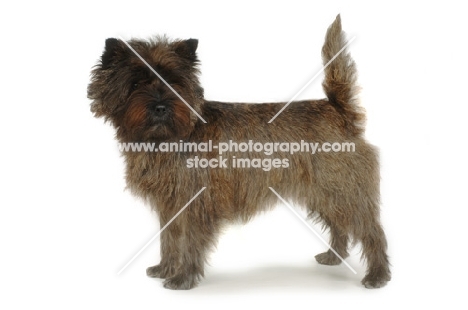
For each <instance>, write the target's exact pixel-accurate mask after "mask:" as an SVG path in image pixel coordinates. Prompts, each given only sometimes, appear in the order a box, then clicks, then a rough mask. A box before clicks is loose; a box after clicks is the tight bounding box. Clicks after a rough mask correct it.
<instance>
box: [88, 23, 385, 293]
mask: <svg viewBox="0 0 468 310" xmlns="http://www.w3.org/2000/svg"><path fill="white" fill-rule="evenodd" d="M345 44H346V38H345V34H344V32H343V31H342V29H341V20H340V16H339V15H338V16H337V18H336V20H335V21H334V22H333V24H332V25H331V26H330V27H329V29H328V31H327V33H326V37H325V44H324V46H323V48H322V58H323V62H324V64H326V63H328V62H329V61H330V60H332V58H333V57H334V56H336V55H337V54H338V52H339V51H340V50H341V49H342V48H344V47H345ZM197 46H198V40H195V39H189V40H173V41H171V40H169V39H167V38H165V37H158V38H155V39H151V40H148V41H146V40H130V41H128V42H123V41H121V40H118V39H114V38H110V39H107V40H106V43H105V50H104V52H103V54H102V57H101V59H100V61H99V63H98V64H97V65H96V66H95V68H94V69H93V71H92V78H91V83H90V84H89V86H88V98H90V99H91V100H92V103H91V111H92V112H93V113H94V115H95V116H96V117H103V118H104V119H105V120H106V121H109V122H110V123H111V124H112V125H113V126H114V127H115V129H116V137H117V139H118V141H119V142H120V143H121V144H122V143H135V142H139V143H142V142H143V143H147V144H148V143H151V144H153V145H155V146H156V148H158V147H159V148H160V150H159V151H139V152H138V151H134V152H130V151H129V152H123V157H124V159H125V163H126V181H127V184H128V187H129V188H130V189H131V191H132V193H133V194H135V195H137V196H140V197H142V198H144V199H145V201H147V202H148V203H149V204H150V205H151V207H152V209H153V210H154V211H155V212H156V213H157V215H158V217H159V220H160V225H161V227H163V226H165V225H166V224H168V223H169V222H170V225H167V228H166V229H165V230H163V231H162V232H161V235H160V238H161V261H160V263H159V264H158V265H156V266H153V267H149V268H148V269H147V275H148V276H150V277H157V278H163V279H165V281H164V287H166V288H170V289H191V288H193V287H194V286H196V285H197V284H198V283H199V281H200V279H201V278H202V277H203V276H204V268H205V263H206V261H207V257H208V254H209V252H210V250H211V249H212V248H213V247H214V246H215V245H216V242H217V238H218V235H219V233H220V231H221V228H222V227H223V226H224V225H226V224H228V223H232V222H238V221H239V220H240V221H242V222H247V221H249V220H250V219H251V218H252V217H254V216H255V215H256V214H258V213H259V212H262V211H266V210H268V209H271V208H273V207H274V206H275V205H277V204H278V203H279V202H280V201H279V199H278V197H277V196H276V195H275V193H273V192H272V191H271V190H270V187H271V188H272V189H274V190H275V191H276V192H277V193H278V194H280V195H281V196H282V197H284V199H286V200H287V201H289V202H291V203H294V204H296V205H299V206H302V207H303V208H305V209H306V210H307V212H308V214H309V216H310V217H311V218H313V219H316V220H318V221H320V222H321V223H323V224H324V225H325V226H326V227H327V228H328V229H329V231H330V238H331V240H330V246H331V248H332V249H334V251H332V250H328V251H326V252H324V253H321V254H318V255H317V256H316V257H315V258H316V260H317V261H318V262H319V263H320V264H325V265H338V264H340V263H341V258H346V257H347V256H348V246H349V244H350V243H351V241H353V242H360V243H361V244H362V257H363V258H364V259H365V261H366V263H367V272H366V275H365V277H364V278H363V280H362V284H363V285H364V286H365V287H367V288H378V287H382V286H384V285H385V284H386V283H387V282H388V281H389V280H390V278H391V274H390V269H389V260H388V256H387V254H386V250H387V242H386V238H385V234H384V231H383V229H382V226H381V224H380V219H379V217H380V216H379V179H380V175H379V161H378V153H377V150H376V149H375V148H374V147H373V146H372V145H370V144H369V143H367V142H366V141H365V139H364V137H363V133H364V120H365V115H364V112H363V110H362V109H361V108H360V107H359V103H358V99H357V91H358V87H357V86H356V75H357V73H356V68H355V63H354V61H353V60H352V59H351V57H350V55H349V53H348V52H347V50H346V49H345V50H344V51H342V52H341V53H340V54H339V55H338V56H337V57H336V58H335V59H334V60H333V61H331V63H330V64H329V65H328V66H327V67H326V68H325V79H324V81H323V89H324V91H325V94H326V97H327V98H325V99H321V100H305V101H297V102H292V103H291V104H290V105H289V106H288V107H287V108H286V109H284V111H282V113H281V114H279V115H277V117H276V118H275V119H274V121H272V122H270V123H269V121H270V120H271V119H272V118H273V117H274V116H276V114H277V113H278V112H279V111H280V110H281V109H282V108H283V107H284V106H285V103H261V104H247V103H227V102H218V101H211V100H206V99H205V98H204V94H203V88H202V87H201V85H200V82H199V79H198V75H199V71H198V63H199V62H198V58H197V55H196V49H197ZM137 54H139V55H140V56H141V58H139V57H138V56H137ZM142 59H144V60H145V61H146V64H145V63H144V62H143V61H142ZM147 65H149V66H151V68H152V69H153V70H151V69H150V68H149V67H148V66H147ZM154 71H155V72H157V74H159V76H158V75H156V74H155V72H154ZM169 86H170V87H169ZM184 101H185V102H184ZM187 103H188V104H187ZM298 141H301V143H300V144H299V142H298ZM304 141H314V142H316V143H319V145H323V146H325V144H326V143H352V145H353V146H354V151H353V152H326V151H325V148H324V149H323V150H324V151H320V149H319V150H318V151H317V152H315V153H314V154H312V152H311V151H310V149H309V145H308V143H305V142H304ZM254 143H255V144H254ZM197 144H199V145H202V144H204V148H202V147H200V148H199V149H198V150H197V149H196V146H197ZM168 145H170V146H171V147H173V149H172V152H170V151H167V147H168ZM187 145H189V147H191V148H192V149H191V152H190V151H187V149H186V148H185V146H187ZM207 145H208V148H207V147H206V146H207ZM252 145H253V146H254V148H255V149H256V148H257V147H261V146H262V145H263V146H264V147H265V148H264V150H265V149H267V147H266V146H267V145H268V146H269V149H272V148H274V151H276V152H273V151H272V152H273V153H272V152H265V151H263V152H261V151H258V152H257V151H254V150H252ZM293 145H294V146H295V147H296V146H297V145H300V146H301V151H300V152H299V151H298V152H292V149H293ZM221 146H222V148H223V152H222V153H221V150H220V149H221ZM226 146H229V148H228V149H226V148H225V147H226ZM241 146H242V147H244V150H242V149H241ZM246 146H248V151H245V147H246ZM288 146H291V148H290V149H289V148H288ZM306 146H307V148H306ZM278 148H279V149H278ZM304 148H306V149H307V150H305V151H304V150H303V149H304ZM294 149H295V150H297V148H294ZM163 150H166V151H163ZM195 155H196V156H195ZM203 188H205V190H204V191H202V192H201V193H200V194H199V195H198V196H197V197H196V198H195V199H193V201H192V202H191V203H190V205H188V206H187V207H186V209H185V210H183V212H180V214H179V215H178V216H176V217H175V215H177V213H179V211H181V210H182V208H183V207H184V206H185V205H186V204H187V202H189V201H190V200H191V199H192V198H193V197H194V195H195V194H196V193H198V192H199V191H200V190H201V189H203ZM171 220H172V222H171ZM335 253H336V254H338V256H337V255H336V254H335Z"/></svg>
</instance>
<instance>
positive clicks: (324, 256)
mask: <svg viewBox="0 0 468 310" xmlns="http://www.w3.org/2000/svg"><path fill="white" fill-rule="evenodd" d="M315 260H316V261H317V262H318V263H319V264H322V265H328V266H335V265H339V264H341V259H339V258H338V256H336V255H335V254H334V253H333V252H331V251H327V252H323V253H320V254H317V255H315Z"/></svg>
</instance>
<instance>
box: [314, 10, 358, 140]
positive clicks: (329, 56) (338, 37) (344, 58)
mask: <svg viewBox="0 0 468 310" xmlns="http://www.w3.org/2000/svg"><path fill="white" fill-rule="evenodd" d="M346 44H347V42H346V36H345V33H344V32H343V31H342V30H341V18H340V15H338V16H337V17H336V19H335V21H334V22H333V24H331V25H330V27H329V28H328V30H327V34H326V36H325V43H324V45H323V48H322V58H323V64H324V66H327V67H326V68H325V70H324V72H325V79H324V81H323V84H322V85H323V90H324V91H325V94H326V95H327V97H328V100H329V102H330V103H331V104H332V105H333V106H334V107H335V108H336V109H337V110H338V111H339V112H340V113H341V114H342V115H343V116H344V119H345V121H346V126H347V129H348V130H349V131H350V132H351V133H353V134H360V133H361V132H362V131H363V129H364V128H363V127H364V124H363V123H364V119H365V115H364V112H363V111H362V109H361V108H360V107H359V101H358V98H357V93H358V91H359V87H358V86H357V85H356V80H357V72H356V65H355V63H354V60H353V59H352V58H351V56H350V55H349V53H348V51H347V49H346Z"/></svg>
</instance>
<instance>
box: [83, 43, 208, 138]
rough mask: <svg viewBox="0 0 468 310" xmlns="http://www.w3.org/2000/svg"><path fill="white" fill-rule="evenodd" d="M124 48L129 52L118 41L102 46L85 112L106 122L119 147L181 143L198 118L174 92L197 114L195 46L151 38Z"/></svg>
mask: <svg viewBox="0 0 468 310" xmlns="http://www.w3.org/2000/svg"><path fill="white" fill-rule="evenodd" d="M128 44H129V45H130V47H131V48H132V49H133V50H134V51H132V49H130V48H129V47H128V46H127V45H126V44H125V42H123V41H121V40H118V39H113V38H111V39H107V40H106V44H105V50H104V53H103V54H102V57H101V60H100V62H99V63H98V65H96V67H95V68H94V69H93V71H92V78H91V83H90V84H89V86H88V98H89V99H92V100H93V102H92V103H91V111H92V112H93V113H94V115H95V116H96V117H104V118H105V120H108V121H110V122H111V123H112V124H113V125H114V126H115V128H116V129H117V137H118V138H119V139H120V140H123V141H163V140H169V139H184V138H185V137H187V136H188V135H189V134H190V133H191V131H192V129H193V128H194V126H195V123H196V122H197V121H198V118H197V116H196V114H195V113H194V112H193V111H192V110H191V109H190V108H189V107H187V105H186V104H185V103H184V102H183V101H182V100H181V99H180V98H179V97H178V96H177V95H176V94H175V93H174V91H175V92H176V93H177V94H179V95H180V96H181V97H182V98H183V99H185V101H186V102H187V103H188V104H189V105H190V106H191V107H192V108H193V109H194V110H195V111H196V112H197V113H199V114H201V106H202V104H203V88H202V87H201V86H200V83H199V80H198V73H199V71H198V68H197V65H198V60H197V56H196V49H197V45H198V40H195V39H189V40H177V41H169V40H168V39H166V38H156V39H154V40H150V41H141V40H131V41H129V42H128ZM135 52H136V53H135ZM137 54H138V55H140V56H141V57H142V58H143V59H144V60H145V61H146V62H147V64H148V65H149V66H151V68H152V69H153V70H154V71H156V73H157V74H159V75H160V77H161V78H162V79H161V78H159V77H158V76H157V75H156V74H155V73H154V72H153V71H152V70H151V69H150V68H149V67H148V66H147V65H146V64H145V63H144V62H143V61H142V60H141V59H140V58H139V57H138V56H137ZM163 80H164V81H165V82H167V83H168V84H169V85H170V86H171V87H172V88H173V90H174V91H172V90H171V89H170V88H169V87H168V86H167V85H166V84H165V83H164V81H163Z"/></svg>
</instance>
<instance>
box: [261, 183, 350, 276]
mask: <svg viewBox="0 0 468 310" xmlns="http://www.w3.org/2000/svg"><path fill="white" fill-rule="evenodd" d="M268 188H269V189H270V190H271V191H272V192H273V193H274V194H275V195H276V196H278V198H279V199H280V200H281V201H282V202H283V203H284V204H285V205H286V206H287V207H288V208H289V209H290V210H291V211H292V212H293V213H294V214H295V215H296V216H297V217H298V218H299V219H300V220H301V222H302V223H304V224H305V225H306V226H307V228H309V229H310V230H311V231H312V232H313V233H314V234H315V235H316V236H317V237H318V238H319V239H320V241H322V242H323V244H325V245H326V246H327V247H328V248H329V249H330V251H332V252H333V254H335V255H336V256H337V257H338V258H339V259H340V260H341V261H342V262H343V264H345V265H346V267H348V269H349V270H351V271H352V272H353V273H354V274H357V272H356V270H354V269H353V267H351V266H350V265H349V264H348V263H347V262H346V261H345V260H344V259H343V257H341V256H340V254H338V253H337V252H336V251H335V250H334V249H333V248H332V247H331V246H330V245H329V244H328V243H327V242H326V241H325V240H324V239H323V238H322V236H320V234H319V233H318V232H316V231H315V229H313V228H312V227H311V226H310V225H309V224H308V223H307V222H306V221H305V220H304V219H303V218H302V217H301V216H300V215H299V214H298V213H297V212H296V210H294V208H293V207H291V205H290V204H289V203H288V202H287V201H286V200H284V199H283V197H281V196H280V195H279V194H278V193H277V192H276V191H275V190H274V189H273V188H272V187H268Z"/></svg>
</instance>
